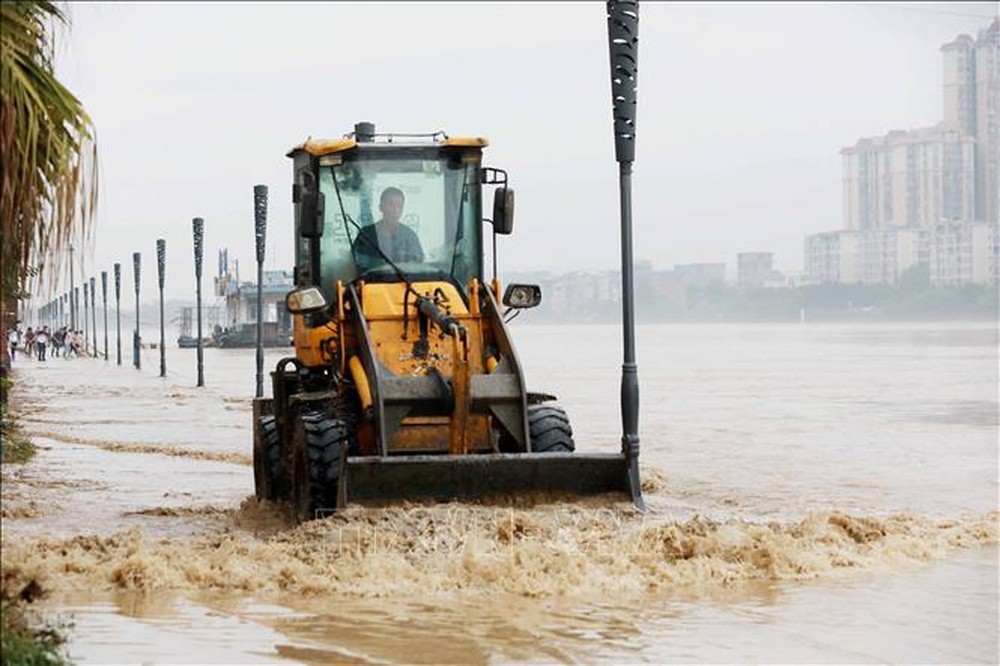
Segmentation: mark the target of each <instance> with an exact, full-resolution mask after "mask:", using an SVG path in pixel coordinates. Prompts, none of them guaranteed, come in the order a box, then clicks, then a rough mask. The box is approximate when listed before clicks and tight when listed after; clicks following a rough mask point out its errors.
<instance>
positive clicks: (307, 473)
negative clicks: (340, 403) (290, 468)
mask: <svg viewBox="0 0 1000 666" xmlns="http://www.w3.org/2000/svg"><path fill="white" fill-rule="evenodd" d="M349 438H350V431H349V428H348V427H347V424H345V423H344V422H343V421H341V420H340V419H334V418H330V417H329V416H327V415H325V414H324V413H323V412H318V411H308V412H305V413H303V414H302V415H300V416H299V417H298V418H297V419H296V421H295V456H294V458H295V484H294V485H295V487H294V488H293V495H294V496H295V514H296V517H297V518H298V520H299V522H303V521H306V520H312V519H313V518H316V517H317V512H318V511H321V510H322V511H333V510H334V509H335V508H336V507H337V482H338V480H339V479H340V459H341V452H342V451H343V450H344V448H345V447H347V446H348V445H349Z"/></svg>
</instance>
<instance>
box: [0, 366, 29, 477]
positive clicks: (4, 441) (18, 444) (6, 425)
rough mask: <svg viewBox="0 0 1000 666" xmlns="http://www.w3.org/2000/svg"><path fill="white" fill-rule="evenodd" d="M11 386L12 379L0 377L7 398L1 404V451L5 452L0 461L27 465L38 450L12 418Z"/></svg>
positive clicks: (0, 386)
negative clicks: (9, 401) (9, 399)
mask: <svg viewBox="0 0 1000 666" xmlns="http://www.w3.org/2000/svg"><path fill="white" fill-rule="evenodd" d="M11 386H12V382H11V381H10V379H8V378H6V377H0V391H2V393H3V394H4V396H5V400H4V401H3V402H0V450H2V451H3V455H2V456H0V460H2V461H3V462H5V463H26V462H28V461H29V460H31V459H32V458H33V457H34V455H35V452H36V451H37V449H36V448H35V445H34V444H32V443H31V440H30V439H28V438H27V437H26V436H25V435H24V433H22V432H21V429H20V428H18V427H17V423H15V422H14V420H13V419H11V418H10V410H9V409H8V407H7V400H6V398H9V397H10V389H11Z"/></svg>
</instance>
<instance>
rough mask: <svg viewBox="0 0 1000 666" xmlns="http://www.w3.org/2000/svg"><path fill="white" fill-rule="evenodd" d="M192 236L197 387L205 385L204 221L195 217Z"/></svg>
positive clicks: (192, 224) (192, 221) (192, 223)
mask: <svg viewBox="0 0 1000 666" xmlns="http://www.w3.org/2000/svg"><path fill="white" fill-rule="evenodd" d="M191 230H192V233H193V234H194V280H195V285H196V290H197V298H198V386H204V385H205V357H204V351H203V348H202V342H201V257H202V250H203V249H204V245H203V243H204V238H205V220H203V219H202V218H200V217H196V218H194V219H193V220H191Z"/></svg>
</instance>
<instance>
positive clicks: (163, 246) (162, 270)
mask: <svg viewBox="0 0 1000 666" xmlns="http://www.w3.org/2000/svg"><path fill="white" fill-rule="evenodd" d="M166 259H167V241H166V240H164V239H162V238H158V239H156V270H157V277H158V279H159V285H160V376H161V377H166V376H167V348H166V344H165V343H166V333H165V329H164V324H163V282H164V278H165V277H166Z"/></svg>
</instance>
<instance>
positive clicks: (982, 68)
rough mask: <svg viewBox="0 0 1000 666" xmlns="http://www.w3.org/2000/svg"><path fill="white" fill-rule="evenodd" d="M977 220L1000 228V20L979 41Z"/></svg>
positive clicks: (983, 33)
mask: <svg viewBox="0 0 1000 666" xmlns="http://www.w3.org/2000/svg"><path fill="white" fill-rule="evenodd" d="M975 47H976V94H977V97H976V174H977V180H976V211H977V214H976V219H977V220H979V221H984V222H988V223H992V224H1000V17H998V18H995V19H993V23H992V24H991V25H990V27H989V28H987V29H986V30H980V31H979V35H978V38H977V39H976V44H975Z"/></svg>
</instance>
